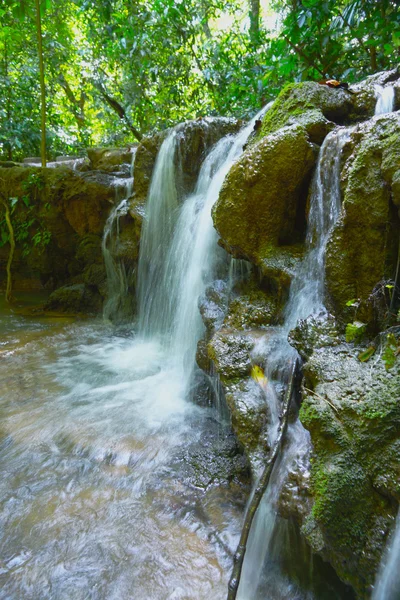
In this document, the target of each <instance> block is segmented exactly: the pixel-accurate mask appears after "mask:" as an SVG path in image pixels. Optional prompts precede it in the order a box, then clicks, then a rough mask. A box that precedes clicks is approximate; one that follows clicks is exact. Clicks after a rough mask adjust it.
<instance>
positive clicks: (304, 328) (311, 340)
mask: <svg viewBox="0 0 400 600" xmlns="http://www.w3.org/2000/svg"><path fill="white" fill-rule="evenodd" d="M340 341H341V339H340V337H339V334H338V330H337V326H336V321H335V319H334V317H333V316H332V315H329V314H326V313H320V314H319V315H310V316H309V317H307V319H300V321H299V322H298V323H297V325H296V327H295V328H294V329H292V331H291V332H290V333H289V343H290V344H291V345H292V346H293V347H294V348H296V350H297V352H298V353H299V354H300V356H301V358H302V359H303V360H307V359H308V358H309V357H310V356H311V354H312V353H313V352H314V351H315V350H317V349H319V348H326V347H332V346H336V345H338V344H340Z"/></svg>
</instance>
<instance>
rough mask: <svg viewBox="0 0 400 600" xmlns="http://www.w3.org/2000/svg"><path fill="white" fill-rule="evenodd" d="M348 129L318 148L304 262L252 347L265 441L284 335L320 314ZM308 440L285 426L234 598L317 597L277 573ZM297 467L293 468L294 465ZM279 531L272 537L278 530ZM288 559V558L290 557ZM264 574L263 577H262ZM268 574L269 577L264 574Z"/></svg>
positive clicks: (283, 371)
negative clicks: (260, 381) (262, 373)
mask: <svg viewBox="0 0 400 600" xmlns="http://www.w3.org/2000/svg"><path fill="white" fill-rule="evenodd" d="M350 132H351V129H346V128H338V129H336V130H334V131H333V132H331V133H330V134H329V135H328V136H327V137H326V138H325V141H324V143H323V145H322V147H321V150H320V154H319V159H318V164H317V169H316V172H315V175H314V180H313V184H312V193H311V200H310V211H309V217H308V231H307V239H306V246H307V251H306V255H305V258H304V259H303V261H302V263H301V264H300V266H299V268H298V270H297V273H296V275H295V277H294V280H293V282H292V285H291V289H290V295H289V300H288V303H287V307H286V314H285V322H284V324H283V326H282V327H281V329H280V330H278V331H277V332H276V333H275V334H274V335H272V336H266V338H264V339H263V338H261V340H260V341H259V342H258V344H257V346H256V348H255V355H257V357H260V356H264V357H265V360H266V366H265V370H266V374H267V376H268V381H269V385H268V389H267V393H266V396H267V401H268V404H269V407H270V414H271V427H270V433H269V435H270V442H271V443H273V441H274V439H275V438H276V435H277V431H278V426H279V422H280V421H279V413H280V407H281V400H282V390H284V387H285V384H286V383H287V378H288V372H289V370H290V365H291V364H292V362H293V360H294V358H295V357H296V351H295V350H294V349H293V348H292V347H291V346H290V345H289V343H288V341H287V337H288V333H289V331H290V330H291V329H292V328H293V327H295V325H296V323H297V321H298V320H299V319H304V318H306V317H308V316H309V315H311V314H319V313H321V312H325V307H324V281H325V250H326V243H327V241H328V238H329V234H330V231H331V229H332V226H333V225H334V223H335V222H336V220H337V218H338V216H339V214H340V206H341V197H340V166H341V152H342V149H343V147H344V145H345V143H346V142H347V140H348V139H349V135H350ZM309 445H310V439H309V434H308V432H307V431H306V430H305V429H304V428H303V427H302V425H301V423H300V421H299V420H296V421H295V422H294V423H292V424H290V425H289V429H288V435H287V440H286V443H285V448H284V451H283V452H282V453H281V456H280V457H279V460H278V461H277V463H276V464H275V467H274V470H273V473H272V477H271V481H270V484H269V486H268V489H267V491H266V493H265V494H264V497H263V499H262V500H261V503H260V506H259V508H258V510H257V512H256V515H255V519H254V521H253V525H252V528H251V532H250V536H249V541H248V546H247V551H246V555H245V560H244V565H243V571H242V577H241V582H240V586H239V590H238V596H237V597H238V599H239V600H257V599H260V600H261V599H264V600H266V599H268V600H284V599H285V600H290V599H291V600H298V599H300V598H302V599H304V598H318V597H320V596H319V595H318V585H317V583H316V582H315V581H313V578H312V574H310V578H309V580H308V581H307V582H303V589H301V585H300V587H299V585H296V583H294V582H293V581H292V580H291V579H290V578H288V577H287V576H286V575H285V574H284V573H283V572H282V571H281V570H280V566H279V565H280V563H281V561H280V560H279V557H282V555H283V554H284V552H285V548H284V541H285V532H286V533H287V527H288V526H289V524H288V523H286V524H285V522H284V521H283V520H282V521H281V522H280V520H279V518H278V517H277V503H278V500H279V496H280V492H281V489H282V485H283V483H284V481H285V479H286V476H287V474H288V473H289V471H290V470H300V471H301V470H303V471H304V470H305V466H304V462H305V457H306V455H307V453H308V450H309ZM296 465H297V466H296ZM278 526H280V533H279V535H277V528H278ZM292 555H293V554H292ZM266 574H267V575H266ZM268 574H269V575H268ZM324 594H325V595H324V596H323V597H324V598H340V597H341V596H340V595H339V592H337V591H335V589H334V588H332V589H331V590H329V588H328V586H327V587H326V589H325V592H324Z"/></svg>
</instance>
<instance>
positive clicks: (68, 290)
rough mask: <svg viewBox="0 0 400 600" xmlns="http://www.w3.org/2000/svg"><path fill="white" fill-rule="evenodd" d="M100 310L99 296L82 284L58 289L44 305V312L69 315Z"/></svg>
mask: <svg viewBox="0 0 400 600" xmlns="http://www.w3.org/2000/svg"><path fill="white" fill-rule="evenodd" d="M100 308H101V298H100V296H99V295H98V294H96V293H95V292H94V291H93V289H91V288H90V287H88V286H86V285H84V284H83V283H81V284H76V285H66V286H64V287H61V288H58V289H57V290H55V291H54V292H53V293H52V294H50V296H49V298H48V300H47V302H46V304H45V310H48V311H57V312H65V313H69V314H77V313H78V314H79V313H85V314H86V313H96V312H98V311H99V310H100Z"/></svg>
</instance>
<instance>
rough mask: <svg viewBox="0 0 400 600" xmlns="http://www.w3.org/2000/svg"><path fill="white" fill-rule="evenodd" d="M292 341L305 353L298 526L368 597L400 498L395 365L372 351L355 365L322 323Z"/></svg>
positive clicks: (398, 369)
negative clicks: (305, 508)
mask: <svg viewBox="0 0 400 600" xmlns="http://www.w3.org/2000/svg"><path fill="white" fill-rule="evenodd" d="M332 336H333V344H332V345H330V344H329V338H332ZM295 338H296V339H295ZM293 339H295V344H297V345H298V344H299V340H300V339H301V340H302V342H301V345H300V349H303V355H304V356H306V355H309V356H308V359H307V362H306V363H305V365H304V381H303V384H302V397H303V404H302V407H301V411H300V418H301V421H302V423H303V425H304V426H305V427H306V428H307V429H308V430H309V432H310V434H311V441H312V444H313V452H312V455H311V461H312V462H311V495H312V497H313V504H312V508H311V510H310V512H309V513H308V514H307V515H306V517H305V518H304V515H303V529H302V530H303V533H304V535H305V536H306V538H307V540H308V542H309V543H310V544H311V546H312V548H313V549H314V551H315V552H319V553H321V554H322V556H323V557H324V558H325V559H326V560H329V562H331V564H332V565H333V566H334V568H335V569H336V571H337V573H338V574H339V576H340V577H341V579H342V580H343V581H345V582H347V583H350V584H351V585H352V586H353V587H354V589H355V590H356V592H357V594H358V596H359V597H360V598H367V597H369V592H370V589H371V587H370V586H371V585H372V584H373V582H374V578H375V574H376V572H377V569H378V566H379V563H380V559H381V555H382V552H383V549H384V547H385V544H386V541H387V538H388V534H389V532H390V530H391V528H392V527H393V522H394V518H395V515H396V513H397V506H398V502H399V499H400V485H399V482H400V467H399V465H400V403H399V390H400V365H399V363H398V361H397V363H395V364H394V366H393V367H392V368H389V369H386V368H385V364H384V362H383V361H382V359H381V357H380V356H379V354H377V355H376V357H373V358H371V359H370V361H369V362H366V363H363V362H361V361H360V360H359V358H358V356H359V354H360V352H361V350H362V349H361V348H357V347H353V346H352V345H350V344H345V343H343V342H342V343H339V344H338V339H337V337H336V336H335V335H334V334H333V330H332V323H331V324H330V323H329V320H328V322H327V323H326V324H325V325H324V326H323V327H321V323H315V321H314V323H313V322H312V320H310V321H309V322H308V323H303V324H300V325H299V327H298V330H297V332H295V333H294V334H293ZM311 348H312V350H311V355H310V354H309V352H310V349H311Z"/></svg>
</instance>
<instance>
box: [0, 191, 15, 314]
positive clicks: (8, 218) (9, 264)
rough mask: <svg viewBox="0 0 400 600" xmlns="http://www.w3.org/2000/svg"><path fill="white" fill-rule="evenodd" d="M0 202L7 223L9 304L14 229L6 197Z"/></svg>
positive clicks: (10, 301) (7, 291) (10, 297)
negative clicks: (8, 241)
mask: <svg viewBox="0 0 400 600" xmlns="http://www.w3.org/2000/svg"><path fill="white" fill-rule="evenodd" d="M1 203H2V205H3V206H4V211H5V217H6V223H7V228H8V233H9V236H10V252H9V254H8V260H7V268H6V270H7V286H6V302H8V304H11V303H12V301H13V297H12V273H11V265H12V261H13V258H14V252H15V237H14V229H13V226H12V223H11V214H10V207H9V205H8V201H7V199H3V198H2V199H1Z"/></svg>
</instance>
